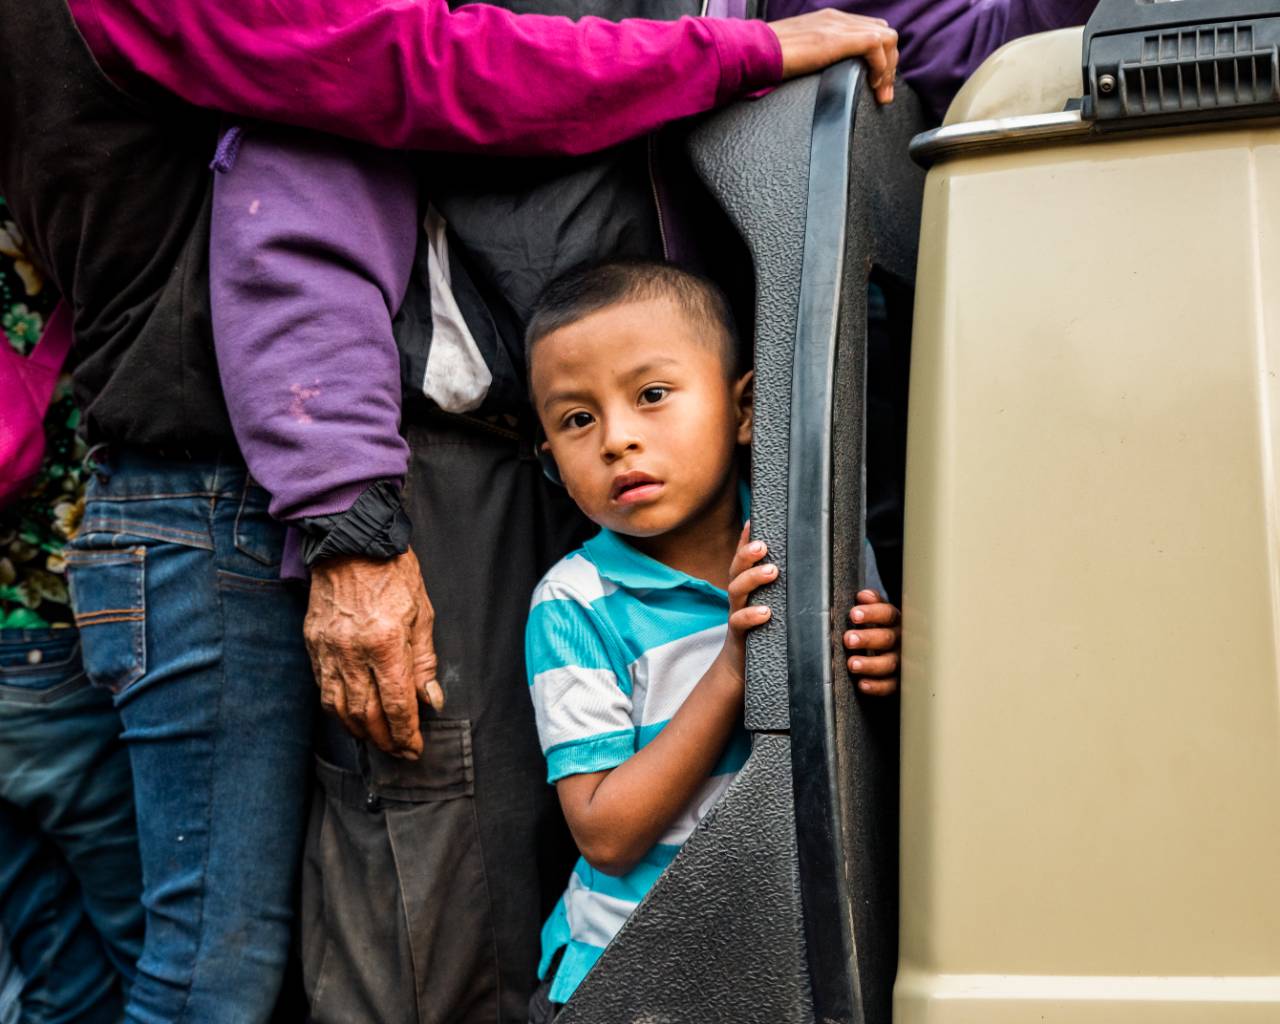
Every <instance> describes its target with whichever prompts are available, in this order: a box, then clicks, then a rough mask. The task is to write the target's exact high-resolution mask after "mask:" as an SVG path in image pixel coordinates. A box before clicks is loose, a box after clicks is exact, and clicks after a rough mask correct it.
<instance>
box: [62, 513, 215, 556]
mask: <svg viewBox="0 0 1280 1024" xmlns="http://www.w3.org/2000/svg"><path fill="white" fill-rule="evenodd" d="M122 526H131V527H134V529H131V530H128V529H126V530H122V529H120V527H122ZM95 533H105V534H109V535H110V536H111V539H112V540H115V541H118V540H119V539H120V538H122V537H146V538H147V539H148V540H159V541H170V542H172V543H174V544H184V545H186V546H187V547H192V548H199V549H200V550H202V551H212V550H213V544H212V543H211V542H210V540H209V535H208V534H206V533H198V532H197V531H195V530H184V529H182V528H181V527H177V526H160V525H158V524H156V523H138V522H120V521H119V520H99V519H89V520H87V521H86V522H85V523H84V524H83V525H82V526H81V527H80V530H79V532H78V533H77V536H78V537H91V536H93V535H94V534H95Z"/></svg>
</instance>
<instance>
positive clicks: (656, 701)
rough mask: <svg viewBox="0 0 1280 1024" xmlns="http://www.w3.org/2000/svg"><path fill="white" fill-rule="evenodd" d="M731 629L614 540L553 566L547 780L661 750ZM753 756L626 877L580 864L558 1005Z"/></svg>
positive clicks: (556, 937)
mask: <svg viewBox="0 0 1280 1024" xmlns="http://www.w3.org/2000/svg"><path fill="white" fill-rule="evenodd" d="M745 503H746V498H745V495H744V505H745ZM728 619H729V595H728V594H726V593H725V592H724V591H723V590H720V589H719V588H718V587H714V586H712V585H711V584H710V583H707V582H705V581H704V580H699V579H694V578H693V577H692V576H688V575H686V574H685V573H682V572H678V571H677V570H675V569H671V568H669V567H668V566H665V565H663V564H662V563H661V562H657V561H654V560H653V559H652V558H649V557H648V556H647V555H644V554H641V553H640V552H639V551H637V550H636V549H635V548H633V547H632V546H631V545H630V544H628V543H627V542H626V541H625V540H623V539H622V538H621V537H619V536H618V535H617V534H614V533H611V532H610V531H608V530H604V531H602V532H601V533H600V534H598V535H597V536H596V537H594V538H592V539H591V540H589V541H587V543H586V544H584V545H583V546H582V548H581V549H579V550H578V551H575V552H574V553H573V554H571V555H569V556H568V557H566V558H564V559H563V560H561V561H560V562H559V563H558V564H557V565H555V566H554V567H553V568H552V569H551V571H550V572H549V573H547V575H546V576H545V577H544V578H543V580H542V582H541V583H540V584H539V585H538V589H537V590H536V591H535V592H534V595H533V607H532V610H531V611H530V614H529V626H528V629H527V631H526V633H525V654H526V660H527V664H528V669H529V683H530V687H529V691H530V694H531V695H532V697H533V706H534V711H535V713H536V715H537V720H538V736H539V738H540V739H541V741H542V750H543V753H544V754H545V755H546V758H547V779H548V781H550V782H555V781H556V780H557V779H563V778H565V777H566V776H569V775H584V774H588V773H591V772H599V771H605V770H607V769H610V768H616V767H617V766H618V765H620V764H622V762H623V761H625V760H626V759H627V758H629V757H630V756H631V755H632V754H634V753H635V752H636V751H638V750H639V749H640V748H642V747H643V746H645V744H647V743H650V742H652V741H653V738H654V737H655V736H657V735H658V733H659V732H661V731H662V729H663V727H664V726H665V725H666V724H667V722H669V721H670V720H671V717H672V716H673V715H674V714H675V713H676V710H677V709H678V708H679V707H680V705H681V704H683V703H684V701H685V698H686V697H688V696H689V693H690V692H691V691H692V690H693V688H694V686H696V685H697V683H698V680H699V679H701V678H702V676H703V675H704V674H705V673H706V671H707V669H709V668H710V667H711V663H712V662H713V661H715V659H716V655H717V654H719V653H720V649H721V647H723V646H724V639H725V631H726V629H727V628H728ZM750 749H751V748H750V740H749V738H748V734H747V733H746V731H745V730H743V729H741V728H739V729H738V731H737V732H736V733H735V734H734V736H733V737H732V739H731V740H730V741H729V744H728V746H727V747H726V749H725V751H724V753H723V754H722V756H721V758H720V761H719V763H718V764H717V765H716V767H715V769H714V772H713V774H712V776H711V778H709V779H708V780H707V782H706V783H705V785H703V787H702V789H701V790H700V791H699V792H698V793H697V795H696V796H695V797H694V798H693V800H692V801H691V802H690V804H689V806H688V807H687V808H685V811H684V813H683V814H681V815H680V817H679V818H678V819H677V820H676V821H675V822H673V823H672V825H671V827H670V829H668V830H667V833H666V834H665V835H664V836H663V837H662V839H661V840H660V841H659V843H658V844H657V845H656V846H655V847H654V848H653V849H652V850H650V851H649V852H648V854H646V855H645V857H644V859H643V860H641V862H640V863H639V864H638V865H636V867H634V868H633V869H632V870H631V871H630V872H628V873H627V874H626V875H623V876H622V877H621V878H614V877H611V876H609V875H605V874H602V873H601V872H599V871H596V870H595V869H594V868H593V867H591V865H590V864H588V863H587V862H586V860H585V859H583V858H581V857H580V858H579V859H578V863H577V866H576V867H575V868H574V871H573V875H572V877H571V878H570V879H569V888H568V889H567V890H566V891H565V894H564V896H563V897H562V898H561V900H560V903H559V904H558V905H557V906H556V909H555V911H554V912H553V913H552V915H551V918H550V919H549V920H548V921H547V923H546V925H545V927H544V928H543V930H542V965H541V968H540V973H541V975H542V977H544V978H545V977H546V976H547V972H548V971H549V970H550V967H551V963H552V960H553V959H554V957H555V954H556V952H557V951H558V950H560V949H562V948H563V949H564V956H563V958H562V959H561V961H560V966H559V968H558V970H557V971H556V977H555V981H554V982H553V983H552V987H551V999H552V1001H554V1002H557V1003H562V1002H565V1001H566V1000H567V999H568V998H569V996H571V995H572V994H573V991H574V989H576V988H577V987H578V984H579V982H581V981H582V979H583V978H584V977H585V976H586V973H587V972H588V971H589V970H590V969H591V967H592V965H593V964H594V963H595V962H596V960H597V959H598V958H599V956H600V954H601V953H602V952H603V951H604V947H605V946H606V945H608V943H609V940H610V939H612V938H613V936H614V935H615V934H616V933H617V931H618V929H619V928H621V927H622V924H623V922H624V921H626V919H627V917H628V916H629V915H630V914H631V912H632V911H633V910H634V909H635V907H636V904H638V903H639V902H640V901H641V900H642V899H643V898H644V895H645V893H647V892H648V891H649V889H650V887H651V886H652V885H653V883H654V882H655V881H656V880H657V878H658V876H659V875H660V874H662V872H663V870H664V869H665V868H666V866H667V865H668V864H670V863H671V861H672V859H673V858H674V857H675V855H676V853H677V852H678V851H679V849H680V846H681V844H682V843H683V842H684V841H685V840H686V839H687V838H688V837H689V835H690V833H691V832H693V829H694V827H695V826H696V825H697V824H698V822H699V821H700V820H701V819H702V817H703V816H704V815H705V814H706V813H707V811H709V810H710V809H711V807H712V806H713V805H714V804H715V803H716V801H717V800H719V799H720V796H721V794H723V793H724V791H725V790H726V789H727V788H728V786H729V783H730V782H731V781H732V780H733V777H734V775H735V774H736V773H737V772H738V771H739V769H741V768H742V766H743V765H744V764H745V763H746V760H747V756H748V754H749V753H750Z"/></svg>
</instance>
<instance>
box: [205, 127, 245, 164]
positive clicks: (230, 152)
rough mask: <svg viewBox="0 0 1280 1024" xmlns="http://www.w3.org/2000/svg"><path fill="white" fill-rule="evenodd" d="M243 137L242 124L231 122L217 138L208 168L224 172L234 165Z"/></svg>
mask: <svg viewBox="0 0 1280 1024" xmlns="http://www.w3.org/2000/svg"><path fill="white" fill-rule="evenodd" d="M243 138H244V126H243V125H238V124H233V125H232V126H231V127H230V128H228V129H227V130H226V131H225V132H223V133H222V138H220V139H219V140H218V148H217V149H215V150H214V151H213V160H212V161H210V163H209V170H211V171H215V172H217V173H218V174H226V173H227V172H228V171H230V170H231V168H233V167H234V166H235V165H236V157H237V156H238V155H239V153H240V141H241V140H242V139H243Z"/></svg>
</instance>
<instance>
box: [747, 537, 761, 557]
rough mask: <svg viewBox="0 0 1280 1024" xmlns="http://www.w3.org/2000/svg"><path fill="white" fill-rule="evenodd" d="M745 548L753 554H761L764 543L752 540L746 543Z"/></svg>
mask: <svg viewBox="0 0 1280 1024" xmlns="http://www.w3.org/2000/svg"><path fill="white" fill-rule="evenodd" d="M747 550H748V551H750V552H751V553H752V554H753V555H762V554H764V545H763V544H761V543H760V542H759V541H758V540H754V541H752V542H751V543H750V544H748V545H747Z"/></svg>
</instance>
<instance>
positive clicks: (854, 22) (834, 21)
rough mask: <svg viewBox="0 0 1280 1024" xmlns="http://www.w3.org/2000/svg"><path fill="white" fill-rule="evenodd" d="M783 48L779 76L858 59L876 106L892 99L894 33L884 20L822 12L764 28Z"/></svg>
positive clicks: (895, 68)
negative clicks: (862, 62) (863, 63)
mask: <svg viewBox="0 0 1280 1024" xmlns="http://www.w3.org/2000/svg"><path fill="white" fill-rule="evenodd" d="M769 27H770V28H772V29H773V31H774V33H775V34H776V35H777V37H778V42H779V43H780V44H781V46H782V77H783V78H784V79H788V78H796V77H798V76H800V75H808V74H812V73H813V72H815V71H821V70H822V69H823V68H825V67H827V66H828V65H831V64H835V63H836V62H837V61H842V60H846V59H848V58H850V57H861V58H862V59H863V60H865V61H866V62H867V68H868V69H869V71H870V82H871V88H872V89H874V90H875V94H876V99H877V100H879V101H880V102H881V103H889V102H891V101H892V100H893V83H894V81H895V79H896V78H897V75H898V33H897V32H895V31H894V30H893V29H892V28H890V27H889V23H888V22H887V21H885V20H884V19H883V18H869V17H866V16H865V15H861V14H846V13H845V12H844V11H835V10H830V9H827V10H822V11H813V12H811V13H809V14H801V15H797V16H796V17H794V18H783V19H782V20H780V21H775V22H772V23H771V24H770V25H769Z"/></svg>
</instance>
